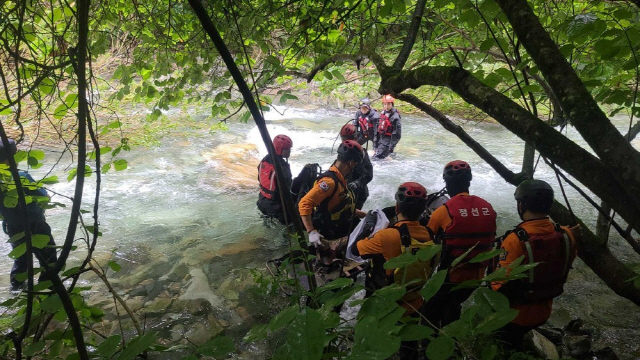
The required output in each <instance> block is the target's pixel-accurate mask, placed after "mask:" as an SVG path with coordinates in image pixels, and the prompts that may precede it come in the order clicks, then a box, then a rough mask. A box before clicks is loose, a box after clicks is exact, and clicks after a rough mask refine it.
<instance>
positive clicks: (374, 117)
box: [352, 98, 380, 149]
mask: <svg viewBox="0 0 640 360" xmlns="http://www.w3.org/2000/svg"><path fill="white" fill-rule="evenodd" d="M379 120H380V113H379V112H377V111H376V110H375V109H372V108H371V101H369V99H368V98H364V99H362V100H360V109H359V110H358V111H356V116H355V118H354V120H353V121H352V123H353V125H355V127H356V130H357V131H356V139H355V140H357V141H358V143H360V145H365V144H366V143H367V141H371V142H372V143H373V148H374V149H375V148H376V145H377V144H376V141H375V129H376V127H377V126H378V121H379Z"/></svg>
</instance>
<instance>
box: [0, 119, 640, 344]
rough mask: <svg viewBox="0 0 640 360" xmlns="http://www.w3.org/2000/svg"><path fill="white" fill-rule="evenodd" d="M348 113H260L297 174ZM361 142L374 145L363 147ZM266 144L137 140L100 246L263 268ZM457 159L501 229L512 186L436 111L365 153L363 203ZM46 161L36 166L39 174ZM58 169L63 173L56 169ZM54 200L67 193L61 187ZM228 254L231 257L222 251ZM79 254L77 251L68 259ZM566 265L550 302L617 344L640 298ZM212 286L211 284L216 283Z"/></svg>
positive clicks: (515, 158) (380, 200) (107, 188)
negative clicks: (381, 156)
mask: <svg viewBox="0 0 640 360" xmlns="http://www.w3.org/2000/svg"><path fill="white" fill-rule="evenodd" d="M400 110H401V111H402V109H400ZM351 116H352V114H351V113H350V112H344V111H311V110H301V109H288V110H287V111H286V112H285V114H284V115H278V114H276V113H275V112H271V113H267V122H268V128H269V132H270V134H271V136H272V137H273V136H275V135H277V134H280V133H283V134H287V135H289V136H290V137H291V138H292V140H293V146H294V147H293V149H292V153H291V158H290V163H291V168H292V172H293V174H294V176H295V174H297V173H298V172H299V171H300V169H302V167H303V166H304V164H306V163H312V162H317V163H319V164H320V165H321V166H322V167H323V168H325V169H326V168H328V167H329V166H330V165H331V163H332V162H333V160H334V159H335V151H334V152H333V153H332V149H333V148H334V141H335V139H336V134H337V132H338V131H339V129H340V127H341V126H342V125H343V124H344V123H345V122H346V121H347V120H348V119H349V118H351ZM627 125H628V124H625V120H624V119H621V120H620V121H619V126H620V128H621V129H624V128H625V126H627ZM463 126H464V127H465V129H467V131H468V132H469V133H470V135H471V136H472V137H474V138H475V139H476V140H477V141H478V142H479V143H480V144H482V145H483V146H485V147H486V148H487V149H488V150H489V151H490V152H491V153H492V154H494V155H495V156H496V157H497V158H499V159H500V160H501V161H502V162H503V163H504V164H505V165H506V166H507V167H508V168H509V169H511V170H512V171H514V172H518V171H519V170H520V168H521V164H522V150H523V144H522V142H521V141H520V140H519V139H518V138H517V137H515V136H514V135H512V134H511V133H509V132H508V131H506V130H505V129H504V128H502V127H501V126H500V125H496V124H489V123H465V124H464V125H463ZM623 132H625V131H623ZM567 133H568V136H569V137H571V138H572V139H575V141H576V142H577V143H579V144H581V145H583V146H584V142H583V141H582V140H581V139H580V138H579V136H578V135H577V132H576V131H575V130H574V129H572V128H569V129H568V130H567ZM634 146H635V147H636V148H640V141H638V140H636V141H634ZM369 152H370V154H372V150H371V149H370V150H369ZM265 155H266V150H265V147H264V145H263V144H262V140H261V137H260V134H259V132H258V129H257V127H256V126H255V125H254V124H252V123H249V124H238V123H232V124H229V131H227V132H218V133H214V134H209V133H207V132H203V131H201V130H193V129H189V128H184V129H180V130H177V131H176V132H175V133H173V134H171V135H170V136H168V137H167V138H166V139H164V140H163V141H162V144H161V145H160V146H158V147H154V148H137V149H134V150H133V151H131V152H130V153H127V154H125V155H124V156H126V158H127V160H128V161H129V168H128V169H127V170H126V171H122V172H114V171H112V172H109V173H108V174H106V175H104V178H103V187H102V196H101V206H100V223H101V226H102V228H101V230H102V233H103V237H102V238H100V241H99V244H98V247H97V254H98V255H99V256H107V255H105V254H109V253H111V252H115V254H116V257H118V258H120V259H125V260H127V259H128V260H131V261H134V260H133V259H136V258H137V257H138V256H137V252H140V251H142V250H141V249H144V252H145V253H146V255H145V257H141V259H142V260H139V265H145V264H144V263H145V262H147V261H154V262H158V264H159V265H158V266H159V269H158V270H157V271H156V273H157V275H159V276H162V275H166V274H167V273H168V272H170V271H171V269H173V268H174V267H175V266H176V265H178V264H186V265H188V266H189V268H190V269H192V270H193V269H196V270H201V271H202V272H203V273H204V274H205V275H206V276H207V278H208V279H209V280H210V283H211V284H219V283H220V282H221V281H223V280H224V279H225V278H226V277H227V276H229V274H231V273H232V272H233V271H234V269H237V268H246V267H263V266H264V263H265V261H266V260H267V259H270V258H274V257H276V256H278V255H279V254H281V253H282V252H283V249H284V248H285V246H286V244H285V241H284V240H283V239H282V236H281V229H280V228H278V227H276V228H268V227H265V226H264V225H263V221H262V220H261V219H260V217H259V212H258V210H257V208H256V205H255V202H256V200H257V197H258V196H257V185H258V184H257V180H256V175H257V171H256V166H257V165H258V163H259V161H260V159H261V158H262V157H263V156H265ZM455 159H462V160H466V161H468V162H469V163H470V164H471V167H472V169H473V181H472V185H471V192H472V193H473V194H476V195H479V196H482V197H483V198H485V199H486V200H488V201H489V202H491V203H492V204H493V206H494V208H495V209H496V211H497V213H498V231H499V232H504V231H506V230H508V229H509V228H511V227H513V226H515V225H516V224H517V223H518V222H519V219H518V217H517V214H516V211H515V201H514V200H513V191H514V188H513V186H511V185H509V184H506V183H505V182H504V181H503V180H502V178H501V177H500V176H499V175H497V174H496V173H495V172H494V171H493V170H492V169H491V168H490V167H489V166H488V165H487V164H485V163H484V162H483V161H482V160H481V159H480V158H479V157H478V156H477V155H475V153H473V152H472V151H471V150H469V148H467V147H466V146H465V145H464V144H463V143H462V142H461V141H460V140H459V139H458V138H457V137H456V136H454V135H453V134H451V133H449V132H448V131H446V130H444V129H443V128H442V127H441V126H440V125H439V124H438V123H437V122H436V121H434V120H432V119H429V118H424V117H419V116H404V117H403V138H402V140H401V142H400V143H399V145H398V146H397V148H396V155H395V156H394V157H393V158H387V159H385V160H382V161H378V162H374V178H373V181H372V182H371V183H370V184H369V190H370V197H369V200H368V202H367V203H366V204H365V209H364V210H368V209H372V208H377V207H385V206H389V205H392V204H393V193H394V191H395V188H396V187H397V186H398V185H399V184H400V183H402V182H405V181H417V182H419V183H421V184H423V185H424V186H425V187H426V188H427V189H428V190H429V191H430V192H432V191H437V190H440V189H441V188H443V187H444V183H443V180H442V175H441V171H442V168H443V166H444V165H445V164H446V163H447V162H448V161H450V160H455ZM45 170H46V169H40V170H38V171H36V172H34V174H35V176H36V177H37V176H38V174H40V173H42V172H43V171H45ZM56 171H58V170H56ZM58 175H59V176H60V177H61V178H66V176H65V175H64V174H62V173H58ZM536 177H538V178H541V179H544V180H547V181H548V182H550V183H551V184H552V185H553V186H554V188H555V189H556V191H557V193H558V194H560V192H559V187H558V185H557V181H556V178H555V175H554V174H553V172H552V171H551V170H550V169H549V168H548V167H546V165H545V164H544V163H543V162H542V161H541V162H540V164H539V165H538V168H537V171H536ZM93 181H95V179H94V178H93V177H91V178H89V179H88V183H87V192H86V194H91V190H92V186H93ZM73 186H74V183H67V182H64V183H61V184H56V185H54V186H52V188H51V189H52V190H54V191H56V192H58V193H61V194H65V195H67V196H71V195H72V193H73ZM565 188H566V187H565ZM567 193H568V196H569V199H570V202H571V206H572V208H573V209H574V211H575V212H576V214H577V215H578V216H580V217H582V218H583V219H584V220H587V222H588V223H591V224H594V223H595V218H596V215H597V213H596V211H595V210H594V209H592V208H591V207H590V206H589V205H588V204H587V203H586V201H584V200H582V199H581V198H580V196H579V194H577V192H575V191H573V190H572V189H568V191H567ZM55 200H57V201H60V202H65V203H67V204H69V203H70V202H69V201H68V200H65V199H64V198H62V197H59V196H58V197H56V198H55ZM92 201H93V198H92V195H88V196H86V197H85V205H84V207H83V208H85V209H87V210H90V205H88V204H90V203H91V202H92ZM67 209H68V208H67ZM67 216H68V210H66V209H52V210H49V211H48V219H49V222H50V223H51V224H52V227H53V228H54V237H55V238H56V239H57V240H58V242H61V241H62V240H61V239H63V238H64V236H65V234H64V233H63V229H66V225H67V223H68V218H67ZM591 219H592V220H591ZM86 221H90V216H87V217H86ZM612 244H613V249H614V252H615V253H616V254H617V255H619V256H621V257H622V258H623V259H624V260H625V261H629V262H638V260H639V259H638V257H637V256H635V255H634V254H632V252H631V251H629V248H628V247H627V246H625V245H623V242H622V241H621V240H620V239H619V238H616V237H614V238H613V240H612ZM0 247H1V251H2V253H3V254H7V253H8V252H9V251H10V246H9V244H7V243H2V244H0ZM231 255H233V256H235V257H231V258H229V256H231ZM225 256H227V257H225ZM78 258H80V255H77V256H76V257H75V258H74V259H78ZM134 262H135V261H134ZM10 267H11V260H10V259H9V258H7V257H6V256H2V257H0V275H1V281H0V298H6V297H8V296H9V294H8V284H9V275H8V274H9V270H10ZM574 267H575V268H576V270H574V271H573V273H572V275H571V278H570V281H569V284H568V285H567V293H566V294H565V295H563V296H562V297H561V298H559V299H558V300H557V301H556V310H557V311H560V312H561V313H562V311H564V314H565V315H566V316H569V317H582V318H584V319H585V320H586V321H587V322H588V323H589V325H592V326H598V327H599V328H601V329H602V330H601V331H602V332H603V338H604V339H606V341H607V342H609V343H611V345H614V346H615V345H619V346H622V345H623V343H625V342H626V335H623V334H622V331H621V329H625V331H624V332H625V333H628V331H629V330H628V329H632V328H635V324H637V323H638V322H640V315H639V314H638V311H637V307H635V305H633V304H631V303H630V302H628V301H626V300H624V299H622V298H620V297H618V296H617V295H615V294H613V293H612V292H611V291H610V290H609V289H608V288H606V287H605V286H604V285H603V284H602V283H601V282H600V281H599V279H597V277H595V275H594V274H593V273H592V272H591V271H590V270H588V269H587V268H586V267H585V266H584V265H583V264H582V263H581V262H580V261H579V260H578V261H577V263H576V265H575V266H574ZM585 281H586V283H585ZM585 284H588V285H585ZM188 285H189V284H184V287H185V288H186V287H187V286H188ZM211 288H212V291H213V293H215V292H216V285H211ZM218 300H219V301H216V302H215V304H214V305H215V306H216V307H217V309H218V310H219V311H222V312H224V311H231V310H230V309H231V308H233V307H234V306H235V305H236V303H234V302H233V301H232V300H226V299H222V300H220V299H218ZM231 318H232V319H233V320H232V321H236V322H239V321H241V320H238V319H237V317H231ZM603 324H604V325H603ZM634 334H635V335H634V336H637V335H640V334H638V333H637V332H636V333H634Z"/></svg>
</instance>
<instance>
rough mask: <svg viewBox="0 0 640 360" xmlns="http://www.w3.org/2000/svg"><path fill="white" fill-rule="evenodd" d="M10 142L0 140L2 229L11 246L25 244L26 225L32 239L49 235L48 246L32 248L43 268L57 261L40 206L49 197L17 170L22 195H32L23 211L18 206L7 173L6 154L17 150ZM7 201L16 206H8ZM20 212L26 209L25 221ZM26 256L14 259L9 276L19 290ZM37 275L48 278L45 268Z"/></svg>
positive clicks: (47, 225)
mask: <svg viewBox="0 0 640 360" xmlns="http://www.w3.org/2000/svg"><path fill="white" fill-rule="evenodd" d="M9 145H10V146H9V148H8V149H7V148H5V147H4V145H3V144H2V142H0V167H2V168H3V169H4V171H3V172H2V174H1V175H0V215H2V229H3V230H4V232H5V234H7V235H8V236H9V239H10V242H11V247H12V248H13V249H16V248H18V247H21V246H23V245H24V243H25V238H24V232H25V230H26V229H27V228H28V229H29V230H30V232H31V239H32V240H33V239H34V237H35V236H36V235H44V236H47V237H48V238H49V241H48V243H47V245H45V246H44V247H42V248H39V247H38V246H33V247H32V249H33V252H34V254H35V255H36V257H37V258H38V261H39V262H40V266H41V267H43V268H44V267H45V266H46V264H53V263H55V262H56V261H57V260H58V258H57V254H56V250H55V246H56V243H55V242H54V241H53V235H52V234H51V227H50V226H49V224H48V223H47V221H46V220H45V215H44V209H43V208H42V207H41V204H42V203H46V202H47V201H49V196H48V194H47V191H46V190H44V189H43V188H41V187H39V186H37V185H36V182H35V180H33V178H32V177H31V175H29V174H28V173H26V172H24V171H19V174H20V178H21V181H22V186H23V189H24V192H25V196H28V197H30V198H31V201H29V200H28V199H26V200H27V202H28V203H27V206H26V208H25V209H24V210H23V209H22V208H21V207H20V205H19V203H18V198H17V194H16V193H15V183H14V181H13V177H12V176H11V174H9V172H8V169H9V157H10V156H13V155H15V153H16V152H17V148H16V142H15V141H14V140H13V139H9ZM12 190H13V191H12ZM8 204H15V205H14V206H9V205H8ZM23 211H26V220H25V217H24V215H25V214H24V212H23ZM20 233H23V235H22V236H20V235H19V234H20ZM29 256H31V254H27V253H26V252H23V253H22V255H20V256H18V257H17V258H16V259H15V260H14V262H13V268H12V269H11V275H10V278H11V288H12V290H18V289H20V288H21V287H22V286H23V285H24V282H25V280H26V279H27V275H26V274H27V265H28V260H29V258H28V257H29ZM40 274H41V275H40V281H44V280H47V276H46V272H45V271H44V269H43V271H42V272H41V273H40Z"/></svg>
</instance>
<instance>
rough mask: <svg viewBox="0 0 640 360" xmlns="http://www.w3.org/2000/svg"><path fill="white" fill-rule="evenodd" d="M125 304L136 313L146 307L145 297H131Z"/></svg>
mask: <svg viewBox="0 0 640 360" xmlns="http://www.w3.org/2000/svg"><path fill="white" fill-rule="evenodd" d="M125 303H126V304H127V306H128V307H129V310H131V311H134V312H135V311H137V310H140V309H142V307H143V305H144V296H134V297H130V298H128V299H127V300H126V301H125Z"/></svg>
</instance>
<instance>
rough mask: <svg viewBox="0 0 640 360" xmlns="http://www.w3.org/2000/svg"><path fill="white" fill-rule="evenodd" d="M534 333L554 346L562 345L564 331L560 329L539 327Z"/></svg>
mask: <svg viewBox="0 0 640 360" xmlns="http://www.w3.org/2000/svg"><path fill="white" fill-rule="evenodd" d="M536 331H538V332H539V333H540V334H542V335H543V336H544V337H546V338H547V339H549V340H550V341H551V342H552V343H554V344H555V345H562V338H563V337H564V331H562V329H557V328H546V327H539V328H537V329H536Z"/></svg>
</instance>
